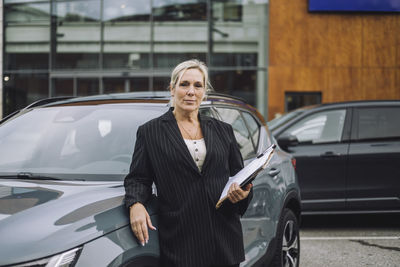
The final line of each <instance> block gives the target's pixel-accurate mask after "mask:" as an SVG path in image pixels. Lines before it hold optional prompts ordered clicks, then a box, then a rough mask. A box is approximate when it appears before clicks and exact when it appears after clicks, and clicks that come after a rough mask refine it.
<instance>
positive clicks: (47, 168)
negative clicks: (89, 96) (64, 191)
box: [0, 104, 167, 181]
mask: <svg viewBox="0 0 400 267" xmlns="http://www.w3.org/2000/svg"><path fill="white" fill-rule="evenodd" d="M166 110H167V107H166V106H160V105H154V104H146V105H139V104H136V105H134V104H107V105H90V106H62V107H44V108H37V109H32V110H30V111H28V112H26V113H25V114H23V115H20V116H18V117H15V118H12V119H9V120H8V121H6V122H5V123H3V124H2V125H1V126H0V176H6V175H17V174H19V173H31V174H34V175H35V176H38V175H43V176H48V177H56V178H62V179H80V180H95V181H96V180H123V178H124V177H125V175H126V174H127V173H128V171H129V166H130V162H131V158H132V153H133V149H134V144H135V141H136V131H137V128H138V127H139V126H140V125H142V124H143V123H144V122H146V121H148V120H150V119H152V118H155V117H158V116H160V115H161V114H162V113H164V112H165V111H166Z"/></svg>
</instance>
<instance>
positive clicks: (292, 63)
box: [268, 0, 400, 119]
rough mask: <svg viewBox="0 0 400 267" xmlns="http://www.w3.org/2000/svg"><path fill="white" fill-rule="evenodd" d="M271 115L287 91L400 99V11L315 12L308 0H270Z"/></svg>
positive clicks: (331, 97) (331, 98)
mask: <svg viewBox="0 0 400 267" xmlns="http://www.w3.org/2000/svg"><path fill="white" fill-rule="evenodd" d="M269 14H270V44H269V45H270V47H269V80H268V88H269V96H268V100H269V101H268V107H269V112H268V114H269V119H272V118H273V117H274V116H275V114H277V113H283V112H284V106H285V92H286V91H291V92H297V91H302V92H317V91H320V92H322V103H328V102H336V101H345V100H372V99H400V15H399V14H383V13H379V14H378V13H348V14H346V13H309V12H308V0H271V1H270V13H269Z"/></svg>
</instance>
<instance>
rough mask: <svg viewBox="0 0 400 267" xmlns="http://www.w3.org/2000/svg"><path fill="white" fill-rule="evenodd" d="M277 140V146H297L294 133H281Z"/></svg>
mask: <svg viewBox="0 0 400 267" xmlns="http://www.w3.org/2000/svg"><path fill="white" fill-rule="evenodd" d="M277 141H278V144H279V146H280V147H281V148H283V149H285V150H286V149H287V148H288V147H289V146H297V145H298V144H299V140H297V137H296V136H294V135H282V136H280V137H279V138H278V140H277Z"/></svg>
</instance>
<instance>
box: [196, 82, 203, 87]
mask: <svg viewBox="0 0 400 267" xmlns="http://www.w3.org/2000/svg"><path fill="white" fill-rule="evenodd" d="M194 86H196V87H197V88H203V85H202V84H201V83H196V84H195V85H194Z"/></svg>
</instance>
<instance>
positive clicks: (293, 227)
mask: <svg viewBox="0 0 400 267" xmlns="http://www.w3.org/2000/svg"><path fill="white" fill-rule="evenodd" d="M276 236H277V243H276V248H275V255H274V257H273V260H272V266H274V267H298V266H299V263H300V235H299V224H298V220H297V218H296V216H295V215H294V213H293V211H292V210H290V209H284V210H283V213H282V214H281V217H280V219H279V225H278V231H277V235H276Z"/></svg>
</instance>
